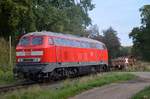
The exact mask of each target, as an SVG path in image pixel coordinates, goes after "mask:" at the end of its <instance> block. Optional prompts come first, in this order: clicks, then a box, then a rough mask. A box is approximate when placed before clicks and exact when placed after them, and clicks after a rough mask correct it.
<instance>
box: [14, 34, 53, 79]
mask: <svg viewBox="0 0 150 99" xmlns="http://www.w3.org/2000/svg"><path fill="white" fill-rule="evenodd" d="M54 53H55V48H54V43H53V40H52V38H51V37H49V36H44V35H37V34H36V35H27V36H23V37H22V38H21V39H20V41H19V43H18V45H17V47H16V66H15V68H14V72H15V76H17V77H19V76H20V77H21V76H23V77H26V76H29V75H35V74H39V73H40V72H41V70H42V69H44V67H45V66H47V65H49V63H51V62H53V61H55V59H54V58H53V57H49V56H52V55H53V54H54ZM31 71H32V72H31ZM30 73H33V74H30Z"/></svg>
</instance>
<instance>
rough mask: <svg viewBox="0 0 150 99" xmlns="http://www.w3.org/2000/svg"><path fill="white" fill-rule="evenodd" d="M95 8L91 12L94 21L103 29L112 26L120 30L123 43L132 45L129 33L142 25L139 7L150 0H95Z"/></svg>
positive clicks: (149, 2)
mask: <svg viewBox="0 0 150 99" xmlns="http://www.w3.org/2000/svg"><path fill="white" fill-rule="evenodd" d="M93 3H94V4H95V9H93V10H92V11H91V12H89V14H90V17H91V18H92V23H93V24H97V25H98V26H99V30H100V33H101V34H102V30H105V29H107V28H108V27H110V26H112V27H113V29H115V30H116V31H117V32H118V37H119V38H120V41H121V44H122V45H124V46H129V45H132V40H131V39H129V37H128V34H129V33H130V32H131V30H132V28H133V27H136V26H140V22H141V21H140V12H139V9H140V8H141V7H142V6H143V5H145V4H150V0H93Z"/></svg>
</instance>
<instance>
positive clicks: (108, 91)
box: [70, 72, 150, 99]
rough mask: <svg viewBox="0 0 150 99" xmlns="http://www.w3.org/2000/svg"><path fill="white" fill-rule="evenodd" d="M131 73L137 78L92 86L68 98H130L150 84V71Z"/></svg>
mask: <svg viewBox="0 0 150 99" xmlns="http://www.w3.org/2000/svg"><path fill="white" fill-rule="evenodd" d="M133 74H135V75H137V76H139V78H138V79H137V80H133V81H128V82H124V83H114V84H110V85H106V86H103V87H98V88H94V89H91V90H88V91H86V92H83V93H81V94H79V95H76V96H74V97H72V98H70V99H130V97H131V96H132V95H134V94H135V93H137V92H139V91H140V90H142V89H143V88H144V87H146V86H149V85H150V72H133Z"/></svg>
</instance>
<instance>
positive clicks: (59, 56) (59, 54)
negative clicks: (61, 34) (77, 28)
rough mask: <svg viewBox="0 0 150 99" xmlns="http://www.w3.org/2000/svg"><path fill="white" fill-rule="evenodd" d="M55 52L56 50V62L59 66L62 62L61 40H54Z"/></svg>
mask: <svg viewBox="0 0 150 99" xmlns="http://www.w3.org/2000/svg"><path fill="white" fill-rule="evenodd" d="M54 42H55V50H56V62H57V63H59V64H61V62H62V50H61V49H62V47H61V43H62V42H61V38H55V40H54Z"/></svg>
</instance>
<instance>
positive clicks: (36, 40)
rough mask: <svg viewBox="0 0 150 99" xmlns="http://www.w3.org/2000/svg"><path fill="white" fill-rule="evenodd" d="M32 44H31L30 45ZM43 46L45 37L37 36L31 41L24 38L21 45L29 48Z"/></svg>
mask: <svg viewBox="0 0 150 99" xmlns="http://www.w3.org/2000/svg"><path fill="white" fill-rule="evenodd" d="M30 42H31V43H30ZM42 44H43V37H41V36H35V37H32V38H31V39H30V37H23V38H21V40H20V42H19V45H21V46H27V45H42Z"/></svg>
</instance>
